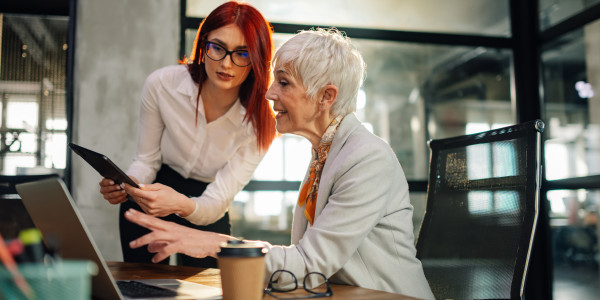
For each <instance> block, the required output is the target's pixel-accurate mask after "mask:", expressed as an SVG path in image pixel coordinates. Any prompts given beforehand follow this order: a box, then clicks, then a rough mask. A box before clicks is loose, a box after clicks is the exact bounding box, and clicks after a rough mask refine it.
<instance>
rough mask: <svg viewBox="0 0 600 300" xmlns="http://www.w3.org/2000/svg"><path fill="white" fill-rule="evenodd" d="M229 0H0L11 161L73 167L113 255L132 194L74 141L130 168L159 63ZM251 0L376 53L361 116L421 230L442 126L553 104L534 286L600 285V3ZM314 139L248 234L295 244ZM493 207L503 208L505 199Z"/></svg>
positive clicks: (269, 12)
mask: <svg viewBox="0 0 600 300" xmlns="http://www.w3.org/2000/svg"><path fill="white" fill-rule="evenodd" d="M222 2H223V1H219V0H212V1H207V0H204V1H201V0H197V1H194V0H187V1H186V0H126V1H122V0H79V1H69V0H54V1H19V3H16V2H15V3H12V2H10V1H9V2H8V3H6V2H5V3H3V4H1V5H0V8H2V10H0V12H2V13H4V14H3V15H2V52H0V56H1V59H2V60H1V62H0V89H1V92H2V102H3V106H2V123H1V126H2V127H1V130H2V132H1V136H0V138H1V139H2V143H1V147H2V151H1V156H0V167H1V169H2V174H5V175H17V174H20V175H24V174H33V173H40V172H41V173H44V172H57V173H59V174H61V175H62V176H63V177H64V178H65V180H66V181H67V183H68V185H69V187H70V189H71V191H72V194H73V196H74V198H75V199H76V201H77V204H78V207H79V208H80V210H81V212H82V214H83V216H84V217H85V220H86V223H87V225H88V227H89V228H90V230H91V232H92V234H93V235H94V238H95V240H96V242H97V244H98V246H99V248H100V250H101V251H102V253H103V255H104V256H105V257H106V258H107V259H108V260H121V254H120V249H119V243H118V228H117V212H118V208H117V207H115V206H110V205H108V204H107V203H106V202H104V201H103V199H102V197H101V196H100V194H99V193H98V181H99V179H100V178H99V176H98V175H97V174H96V173H95V172H94V171H93V170H92V169H91V168H90V167H89V166H88V165H87V164H85V163H84V162H83V161H82V160H81V159H79V158H78V157H76V156H72V155H71V153H69V151H67V148H66V142H67V141H73V142H76V143H79V144H81V145H84V146H88V147H90V148H92V149H96V150H97V151H100V152H102V153H105V154H107V155H108V156H109V157H110V158H111V159H112V160H113V161H115V162H116V163H117V164H118V165H120V166H122V167H124V168H125V167H126V166H127V165H128V164H129V163H130V161H131V158H132V156H133V153H134V151H135V147H136V134H137V117H138V108H139V95H140V91H141V87H142V84H143V81H144V79H145V77H146V76H147V75H148V74H149V73H150V72H151V71H153V70H154V69H156V68H159V67H161V66H165V65H170V64H175V63H176V62H177V59H179V58H181V57H182V56H183V55H185V54H189V53H190V49H191V41H192V40H193V37H194V35H195V31H196V29H197V26H198V24H199V22H200V21H201V19H202V17H204V16H205V15H206V14H207V13H208V12H210V11H211V10H212V9H214V8H215V7H216V6H218V5H219V4H220V3H222ZM247 2H249V3H251V4H253V5H255V6H256V7H257V8H258V9H259V10H261V12H263V13H264V14H265V16H266V17H267V19H268V20H270V21H271V22H272V23H273V25H274V28H275V32H276V35H275V42H276V44H280V43H282V42H283V41H284V40H285V39H286V38H288V37H289V36H290V35H291V34H293V33H294V32H296V31H297V30H301V29H309V28H311V27H316V26H337V27H339V28H340V29H342V30H344V31H346V32H347V34H348V36H350V37H351V38H352V39H353V40H354V42H355V44H356V46H357V48H358V49H359V50H360V51H361V52H362V53H363V55H364V57H365V60H366V62H367V64H368V67H367V73H368V75H367V81H366V82H365V86H364V89H363V90H362V93H361V96H360V97H359V104H360V105H359V110H358V115H359V117H360V118H361V120H362V121H363V122H364V123H365V125H366V126H368V127H369V128H370V129H371V130H373V132H374V133H375V134H377V135H378V136H380V137H382V138H383V139H385V140H386V141H388V142H389V143H390V145H391V146H392V148H393V149H394V151H395V152H396V154H397V156H398V159H399V160H400V162H401V163H402V165H403V167H404V170H405V172H406V174H407V177H408V179H409V183H410V186H411V191H412V193H411V199H412V201H413V205H414V206H415V218H414V222H413V223H414V224H415V231H418V226H419V224H420V220H421V217H422V214H423V210H424V206H425V192H426V187H427V182H426V180H427V168H428V152H427V147H426V141H427V140H428V139H432V138H443V137H449V136H454V135H460V134H465V133H474V132H478V131H483V130H487V129H490V128H495V127H500V126H503V125H508V124H514V123H517V122H522V121H527V120H532V119H535V118H542V119H543V120H544V121H545V122H546V124H547V129H546V131H545V133H544V139H545V142H544V153H545V164H544V170H545V171H544V175H545V179H544V183H543V187H542V188H543V192H542V200H543V201H542V203H543V205H542V215H541V222H540V223H541V225H540V226H539V228H538V231H537V236H536V244H535V246H534V262H533V264H532V268H531V273H530V281H532V282H531V283H530V285H529V286H531V287H536V295H535V297H534V299H535V298H538V299H549V297H550V295H548V294H552V291H551V290H549V288H548V286H550V284H551V283H552V282H554V293H553V295H554V297H555V298H557V299H560V297H561V296H563V294H565V295H566V296H567V297H575V298H577V294H576V293H578V290H577V289H576V288H570V289H567V291H565V289H564V286H563V285H562V282H563V281H561V276H565V275H567V276H568V277H569V278H570V279H572V280H574V281H576V282H578V283H581V284H583V285H585V286H587V287H588V288H591V289H592V290H593V291H596V292H599V291H600V287H599V286H600V279H599V278H598V246H597V245H598V243H597V241H598V222H597V217H598V205H599V204H600V199H599V196H598V193H597V188H598V187H600V179H599V177H600V176H599V175H600V164H599V163H600V162H599V154H600V145H599V142H598V141H599V140H600V125H599V124H600V108H599V107H598V106H599V104H598V93H600V92H599V89H598V86H600V58H599V57H598V56H597V55H595V53H600V22H599V21H598V18H599V17H600V1H597V0H592V1H590V0H588V1H586V0H539V1H518V0H505V1H498V0H486V1H484V0H461V1H435V0H426V1H424V0H421V1H393V0H388V1H381V0H380V1H333V0H330V1H316V4H315V3H313V2H311V1H247ZM308 147H309V146H308V145H307V144H306V143H305V142H303V141H302V139H300V138H297V137H294V136H284V137H282V138H279V139H278V140H276V142H275V143H274V144H273V146H272V147H271V149H270V150H269V153H268V154H267V157H266V158H265V160H264V162H263V163H262V164H261V166H259V168H258V169H257V171H256V173H255V178H254V179H255V180H253V181H252V182H251V183H250V184H249V185H248V187H247V188H246V190H245V191H243V192H241V193H240V194H239V195H238V196H237V197H236V200H235V201H234V203H233V205H232V208H231V215H232V222H233V225H234V234H235V235H238V236H244V237H246V238H252V239H254V238H256V239H266V240H269V241H272V242H273V243H288V242H289V238H288V237H289V228H290V222H291V215H292V212H291V209H292V207H293V205H294V203H295V201H296V196H297V192H296V190H297V188H298V184H299V181H300V180H301V178H302V177H303V176H304V171H305V168H306V165H307V163H308V160H309V158H310V157H309V156H310V152H309V148H308ZM486 209H489V210H493V209H496V208H495V205H494V203H493V201H490V204H489V207H487V208H486ZM569 278H568V279H569ZM528 283H529V282H528ZM582 295H583V294H582ZM584 297H585V296H581V297H578V299H585V298H584Z"/></svg>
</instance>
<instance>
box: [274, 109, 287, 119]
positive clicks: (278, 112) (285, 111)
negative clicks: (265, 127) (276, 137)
mask: <svg viewBox="0 0 600 300" xmlns="http://www.w3.org/2000/svg"><path fill="white" fill-rule="evenodd" d="M275 112H276V113H277V116H275V117H276V118H280V117H282V116H283V115H285V114H287V110H279V109H276V110H275Z"/></svg>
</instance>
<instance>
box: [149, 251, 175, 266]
mask: <svg viewBox="0 0 600 300" xmlns="http://www.w3.org/2000/svg"><path fill="white" fill-rule="evenodd" d="M169 256H171V254H166V253H163V252H159V253H156V255H154V257H152V262H153V263H158V262H161V261H163V260H164V259H165V258H167V257H169Z"/></svg>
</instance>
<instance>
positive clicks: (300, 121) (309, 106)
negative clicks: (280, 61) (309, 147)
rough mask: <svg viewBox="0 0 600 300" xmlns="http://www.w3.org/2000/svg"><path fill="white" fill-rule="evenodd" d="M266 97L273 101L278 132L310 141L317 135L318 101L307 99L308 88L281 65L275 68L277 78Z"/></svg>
mask: <svg viewBox="0 0 600 300" xmlns="http://www.w3.org/2000/svg"><path fill="white" fill-rule="evenodd" d="M266 97H267V99H269V100H272V101H273V109H274V110H275V112H276V113H277V117H276V120H277V131H278V132H280V133H293V134H297V135H300V136H304V137H307V138H309V140H310V136H311V135H312V134H315V133H317V132H315V126H316V121H317V119H318V116H319V109H318V104H317V101H311V100H310V99H308V98H307V97H306V88H305V87H304V85H303V84H302V80H301V79H299V78H296V77H294V76H293V75H292V73H290V71H288V70H287V69H286V68H284V67H282V66H279V65H277V66H276V67H275V78H274V81H273V83H272V84H271V87H269V90H268V91H267V94H266ZM317 134H318V133H317Z"/></svg>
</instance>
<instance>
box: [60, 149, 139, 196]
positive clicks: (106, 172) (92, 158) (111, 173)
mask: <svg viewBox="0 0 600 300" xmlns="http://www.w3.org/2000/svg"><path fill="white" fill-rule="evenodd" d="M69 148H71V150H73V152H75V153H77V155H79V156H81V157H82V158H83V159H84V160H85V161H87V162H88V163H89V164H90V165H91V166H92V167H93V168H94V169H96V171H98V173H100V175H102V176H103V177H104V178H108V179H112V180H114V181H115V183H117V184H120V183H122V182H125V183H128V184H129V185H131V186H134V187H136V188H139V186H138V185H137V184H136V183H135V181H133V180H132V179H131V178H130V177H129V176H127V174H125V172H123V171H122V170H121V169H119V167H117V165H115V164H114V163H113V162H112V161H111V160H110V159H109V158H108V157H106V155H103V154H100V153H98V152H94V151H92V150H90V149H87V148H84V147H81V146H79V145H76V144H73V143H69Z"/></svg>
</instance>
